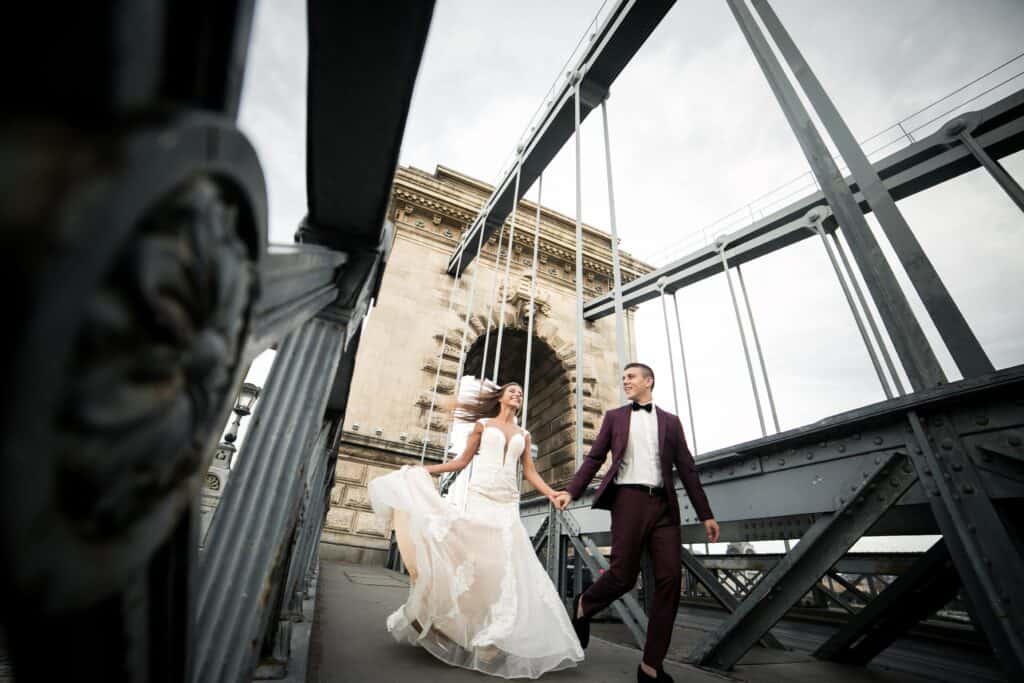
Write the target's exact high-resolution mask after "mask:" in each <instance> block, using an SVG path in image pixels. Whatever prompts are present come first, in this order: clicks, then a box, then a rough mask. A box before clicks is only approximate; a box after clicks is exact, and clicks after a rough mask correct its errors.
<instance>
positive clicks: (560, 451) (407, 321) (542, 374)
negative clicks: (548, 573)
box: [321, 166, 650, 564]
mask: <svg viewBox="0 0 1024 683" xmlns="http://www.w3.org/2000/svg"><path fill="white" fill-rule="evenodd" d="M492 191H493V188H492V187H490V186H489V185H486V184H484V183H481V182H479V181H477V180H474V179H472V178H469V177H467V176H464V175H462V174H460V173H458V172H456V171H453V170H451V169H448V168H444V167H440V166H439V167H438V168H437V170H436V171H435V172H434V173H433V174H430V173H426V172H424V171H421V170H418V169H415V168H400V169H399V171H398V173H397V175H396V178H395V185H394V188H393V191H392V199H391V207H390V210H389V218H390V219H391V220H392V221H393V223H394V225H395V242H394V245H393V248H392V251H391V256H390V259H389V260H388V264H387V268H386V270H385V272H384V279H383V283H382V285H381V289H380V296H379V300H378V301H377V302H376V306H375V307H374V309H373V310H372V312H371V314H370V317H369V318H368V320H367V322H366V326H365V329H364V331H363V338H362V341H361V343H360V348H359V355H358V357H357V359H356V367H355V373H354V375H353V379H352V386H351V394H350V399H349V402H348V413H347V415H346V417H345V425H344V435H343V438H342V445H341V450H340V453H339V461H338V469H337V484H336V485H335V487H334V491H333V494H332V496H333V498H332V501H331V503H332V505H331V510H330V512H329V513H328V518H327V527H326V529H325V531H324V536H323V539H322V541H323V542H322V544H321V550H322V552H323V553H324V556H325V557H334V558H338V559H345V560H350V561H358V562H368V563H375V564H376V563H380V562H382V561H383V559H384V555H385V552H386V548H387V537H388V535H389V533H390V529H386V528H381V527H380V526H379V525H378V524H377V523H376V521H375V519H374V516H373V513H372V511H371V510H370V506H369V501H368V499H367V495H366V485H367V483H369V481H370V480H372V479H373V478H374V477H377V476H380V475H381V474H385V473H387V472H389V471H391V470H392V469H394V468H396V467H399V466H401V465H403V464H414V463H415V464H418V463H419V457H420V451H421V448H422V443H423V439H424V437H425V436H426V439H427V442H428V455H427V457H428V458H434V459H437V458H439V457H440V455H441V448H442V444H443V442H444V439H445V435H446V432H447V428H448V422H449V419H450V407H451V402H452V398H453V393H454V389H455V378H456V373H457V370H458V363H459V350H460V345H461V341H462V330H463V327H464V324H465V320H466V305H467V300H468V292H469V284H470V279H471V277H472V275H473V269H477V268H478V269H480V271H479V274H478V275H477V286H476V295H475V302H474V305H473V311H472V312H471V315H470V320H469V329H468V334H467V338H466V351H467V355H466V365H465V369H464V374H465V375H466V376H470V375H473V376H478V375H479V374H480V369H481V364H482V361H483V347H484V338H485V336H486V330H487V315H488V310H489V309H491V313H490V315H491V325H492V330H491V341H490V347H489V351H488V355H489V356H490V358H489V360H488V363H487V374H488V376H491V375H492V373H493V365H494V347H495V334H496V331H497V324H498V320H499V317H504V320H505V331H504V336H503V340H502V349H501V362H500V367H499V381H500V382H508V381H518V382H520V383H522V382H523V380H524V377H523V373H524V370H525V360H526V330H527V321H528V314H529V310H528V307H529V295H530V284H531V283H530V279H531V273H532V263H531V259H532V256H533V237H534V225H535V222H536V210H537V206H536V204H535V203H533V202H530V201H526V200H523V201H521V202H520V204H519V207H518V214H517V218H516V232H515V243H514V244H513V245H512V265H511V272H510V276H509V287H508V293H507V295H506V296H505V299H504V301H499V299H500V298H501V288H502V281H503V278H504V264H505V258H506V256H507V253H508V252H507V245H508V225H509V223H510V220H511V219H509V220H507V221H506V224H505V226H506V227H505V233H504V234H505V237H504V240H503V244H502V249H501V255H500V266H499V269H498V272H497V277H498V280H497V288H496V290H497V291H495V292H494V295H493V297H492V291H494V290H495V287H494V277H495V257H496V256H497V254H496V251H497V248H498V239H497V237H496V236H495V237H492V238H491V240H490V242H489V243H488V244H485V245H484V248H483V252H482V256H481V258H480V259H479V260H478V261H475V262H474V264H473V265H472V266H471V267H470V269H469V270H468V271H467V273H466V274H465V276H464V277H463V280H462V285H461V289H460V290H459V291H458V292H457V293H456V298H455V307H454V310H452V311H451V312H450V313H449V310H448V302H449V296H450V294H451V287H452V278H451V277H450V276H449V275H448V274H447V273H446V268H447V264H448V260H449V258H450V256H451V254H452V252H453V250H454V248H455V245H456V244H457V243H458V241H459V239H460V237H461V234H462V231H463V230H464V229H467V228H468V227H469V225H470V224H471V223H472V221H473V219H474V218H475V217H476V215H477V212H478V211H479V209H480V207H481V206H483V204H484V203H485V202H486V200H487V198H488V197H489V196H490V195H491V192H492ZM575 230H576V226H575V220H574V219H572V218H570V217H568V216H564V215H562V214H559V213H557V212H555V211H552V210H549V209H547V208H543V207H542V208H541V227H540V248H539V258H538V261H539V267H538V283H537V296H536V312H535V318H534V339H533V345H532V349H533V351H532V355H533V358H532V360H531V373H530V408H529V414H528V424H527V425H526V426H527V428H528V429H529V430H530V432H531V433H532V435H533V439H534V443H535V444H536V445H537V447H538V460H537V468H538V470H539V471H540V473H541V475H542V476H543V477H544V478H545V480H547V481H548V482H551V483H552V484H553V485H556V486H557V485H559V484H563V483H565V482H566V481H567V480H568V479H569V478H570V477H571V475H572V473H573V471H574V454H573V445H574V440H575V391H576V385H575V382H576V381H577V375H576V363H575V335H576V291H575V288H576V283H575V272H576V261H575V259H576V252H575ZM584 244H585V248H584V260H583V265H584V283H583V284H584V296H585V297H586V298H587V299H590V298H592V297H594V296H596V295H598V294H600V293H602V292H607V291H609V289H610V288H611V282H612V265H611V237H610V236H609V235H608V234H607V233H605V232H603V231H601V230H598V229H596V228H593V227H591V226H584ZM620 257H621V259H620V260H621V266H622V280H623V282H624V283H625V282H629V281H630V280H632V279H634V278H636V277H638V276H639V275H641V274H644V273H647V272H649V271H650V267H649V266H647V265H645V264H643V263H641V262H639V261H637V260H636V259H634V258H632V257H631V256H630V255H628V254H624V253H620ZM492 301H493V302H494V303H493V306H492ZM446 332H447V335H446V334H445V333H446ZM626 332H627V356H629V357H632V355H633V349H634V348H635V346H634V337H633V312H632V311H627V312H626ZM445 338H446V340H447V341H446V343H445V350H444V354H443V357H442V359H441V373H440V382H439V384H438V388H437V396H436V397H435V402H436V403H435V409H434V415H433V419H432V420H431V424H430V425H429V429H428V428H427V415H428V412H429V408H430V402H431V398H432V395H433V387H434V377H435V373H436V371H437V361H438V356H439V355H440V353H441V342H442V339H445ZM584 340H585V346H586V350H585V356H584V362H583V378H582V381H583V383H584V385H583V395H584V399H583V400H584V406H583V415H584V442H585V444H589V442H590V441H591V440H592V439H593V437H594V436H595V434H596V429H597V427H598V426H599V424H598V423H599V421H600V417H601V414H602V413H603V412H604V411H605V410H606V409H608V408H610V407H613V406H614V405H615V404H616V402H617V401H618V380H619V377H618V370H617V367H616V357H615V322H614V318H612V317H606V318H603V319H601V320H599V321H597V322H594V323H587V324H586V326H585V330H584ZM525 486H526V489H527V490H526V491H525V493H526V494H527V495H528V494H529V489H531V488H532V487H530V486H529V484H525Z"/></svg>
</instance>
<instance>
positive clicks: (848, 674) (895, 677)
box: [307, 562, 925, 683]
mask: <svg viewBox="0 0 1024 683" xmlns="http://www.w3.org/2000/svg"><path fill="white" fill-rule="evenodd" d="M407 587H408V583H407V581H406V577H404V576H403V575H401V574H397V573H395V572H392V571H388V570H386V569H379V568H373V567H365V566H361V565H352V564H341V563H332V562H324V563H322V564H321V567H320V576H319V580H318V588H317V606H316V618H315V622H314V625H313V636H312V643H311V650H310V662H309V674H308V678H307V680H308V681H311V682H318V683H319V682H323V683H328V682H330V683H335V682H337V683H348V682H353V683H354V682H356V681H380V682H381V683H392V682H394V683H398V682H400V681H416V682H417V683H435V682H437V683H448V682H452V683H457V682H458V681H475V682H476V683H482V682H483V681H487V680H491V679H489V678H487V677H485V676H483V675H481V674H477V673H474V672H470V671H465V670H462V669H454V668H452V667H449V666H447V665H445V664H443V663H441V662H439V661H438V660H436V659H434V658H433V657H432V656H431V655H429V654H428V653H427V652H425V651H423V650H421V649H418V648H414V647H408V646H404V645H399V644H398V643H396V642H395V641H394V640H393V639H392V638H391V636H390V635H388V633H387V631H386V630H385V628H384V622H385V619H386V618H387V616H388V614H390V613H391V612H392V611H394V610H395V609H396V608H397V607H398V606H399V605H400V604H402V601H403V600H404V599H405V595H406V591H407ZM598 630H600V627H599V628H598ZM609 635H610V636H612V634H611V633H609ZM680 636H683V637H689V638H692V637H693V633H692V632H689V633H677V638H678V637H680ZM612 637H614V636H612ZM639 655H640V653H639V651H637V650H636V649H634V648H631V647H627V646H625V645H621V644H617V643H614V642H611V641H609V640H604V639H602V638H599V637H596V638H592V639H591V642H590V647H589V648H587V659H586V661H585V662H584V663H583V664H582V666H580V667H579V668H577V669H575V670H569V671H559V672H556V673H553V674H550V675H548V676H545V677H544V678H543V680H545V681H581V682H582V681H587V682H588V683H589V682H594V683H597V682H599V681H600V682H602V683H603V682H608V683H612V682H613V681H631V680H635V676H636V674H635V671H636V666H637V662H638V661H639ZM666 670H667V671H668V672H669V673H670V674H671V675H672V676H673V677H674V678H675V679H676V680H677V681H687V683H712V682H714V683H720V682H721V681H729V680H731V681H744V682H747V683H806V682H808V681H822V680H828V681H832V682H833V683H919V682H920V681H923V680H925V679H922V678H918V677H916V676H912V675H908V674H902V673H895V672H891V671H874V670H867V669H857V668H852V667H845V666H841V665H834V664H829V663H826V662H820V661H818V660H815V659H813V658H811V657H807V656H805V655H801V654H797V653H778V652H771V653H766V652H765V651H761V650H754V651H752V652H751V653H750V654H748V655H747V657H745V658H744V660H743V661H741V662H740V665H739V666H738V667H737V668H736V670H735V671H733V672H730V673H729V675H728V676H726V675H723V674H718V673H714V672H709V671H704V670H701V669H697V668H694V667H692V666H689V665H687V664H682V663H677V662H666ZM494 680H498V679H494Z"/></svg>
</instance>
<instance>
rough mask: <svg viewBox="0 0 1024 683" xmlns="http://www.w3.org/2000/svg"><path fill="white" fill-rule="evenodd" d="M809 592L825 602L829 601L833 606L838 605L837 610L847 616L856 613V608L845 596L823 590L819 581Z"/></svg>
mask: <svg viewBox="0 0 1024 683" xmlns="http://www.w3.org/2000/svg"><path fill="white" fill-rule="evenodd" d="M811 590H813V591H814V592H815V593H817V594H818V595H820V596H822V597H823V598H825V600H831V601H832V602H834V603H835V604H837V605H839V608H840V609H842V610H843V611H844V612H846V613H847V614H856V613H857V608H856V607H854V606H853V603H852V602H850V599H849V598H847V597H846V596H845V595H841V594H839V593H836V592H834V591H831V590H829V589H828V588H825V587H824V586H822V585H821V582H820V581H819V582H818V583H815V584H814V586H812V587H811Z"/></svg>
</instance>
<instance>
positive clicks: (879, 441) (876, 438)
mask: <svg viewBox="0 0 1024 683" xmlns="http://www.w3.org/2000/svg"><path fill="white" fill-rule="evenodd" d="M881 443H882V437H880V436H876V437H875V445H881Z"/></svg>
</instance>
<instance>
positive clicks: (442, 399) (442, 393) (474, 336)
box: [418, 277, 602, 491]
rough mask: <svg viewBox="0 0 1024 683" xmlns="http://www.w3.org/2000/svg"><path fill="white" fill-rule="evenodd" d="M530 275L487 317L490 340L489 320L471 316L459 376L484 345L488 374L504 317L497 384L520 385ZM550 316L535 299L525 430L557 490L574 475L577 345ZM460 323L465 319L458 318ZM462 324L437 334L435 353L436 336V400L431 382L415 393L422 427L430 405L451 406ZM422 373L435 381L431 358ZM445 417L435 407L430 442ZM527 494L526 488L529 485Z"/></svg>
mask: <svg viewBox="0 0 1024 683" xmlns="http://www.w3.org/2000/svg"><path fill="white" fill-rule="evenodd" d="M528 307H529V277H524V278H522V279H521V280H520V282H519V286H518V287H516V289H514V290H512V291H510V292H509V296H508V299H507V301H506V303H505V305H504V306H502V307H500V308H501V309H502V310H501V311H500V312H499V311H498V310H497V309H496V310H495V311H494V312H493V314H492V319H491V322H490V338H489V341H485V340H486V339H487V337H488V332H487V330H488V322H487V317H486V315H485V314H476V315H472V316H471V317H470V320H469V325H468V327H466V346H465V348H466V360H465V364H464V367H463V374H464V375H465V376H474V377H475V376H479V374H480V370H481V366H482V361H483V348H484V345H485V343H486V345H487V347H488V355H489V358H488V361H487V375H488V377H492V376H493V367H494V351H495V345H496V343H497V332H498V323H499V318H498V316H499V315H504V318H505V327H504V332H503V336H502V347H501V363H500V366H499V377H498V379H499V382H500V383H504V382H509V381H516V382H519V383H520V384H523V382H524V377H523V373H524V371H525V368H526V339H527V332H526V328H527V325H528V312H529V308H528ZM548 311H549V308H548V305H547V302H546V300H545V299H544V298H543V297H537V299H536V319H535V321H534V334H533V344H532V360H531V362H530V408H529V413H528V416H527V417H528V424H527V428H528V429H529V430H530V433H531V434H532V435H533V440H534V443H535V444H536V445H537V447H538V458H537V470H538V471H539V472H540V473H541V475H542V476H543V477H544V479H545V481H547V482H549V483H550V484H551V485H553V486H556V487H558V486H562V485H564V484H566V483H567V482H568V481H569V479H571V478H572V475H573V473H574V472H575V469H576V465H575V452H574V451H575V438H576V432H575V430H576V415H575V406H576V396H575V392H576V385H575V382H576V361H575V347H574V345H573V344H572V343H571V342H569V341H566V340H565V339H564V338H563V337H562V336H561V335H559V333H558V329H557V327H556V326H555V324H554V322H553V321H552V320H550V319H549V318H548V316H547V313H548ZM459 317H460V318H462V319H463V320H465V317H464V314H462V315H460V316H459ZM462 334H463V328H462V326H460V327H458V328H449V329H448V331H447V332H444V331H443V330H439V331H438V332H437V333H436V334H435V337H436V338H437V342H438V345H439V346H438V350H439V351H440V343H441V339H442V338H444V339H445V340H446V341H445V350H444V354H443V359H442V362H441V371H440V374H439V381H438V387H437V395H436V396H434V395H433V391H432V385H431V386H429V387H428V388H427V390H426V391H424V392H423V393H421V395H420V398H419V400H418V405H419V408H420V414H421V427H426V417H427V414H429V404H430V402H431V399H432V398H433V400H434V403H435V406H438V407H440V406H446V407H447V408H449V409H450V408H451V407H452V394H453V393H454V389H455V378H456V375H457V373H458V364H459V352H460V350H461V348H462V344H461V342H462ZM423 369H424V371H426V372H429V373H430V380H431V382H432V381H433V378H434V373H435V371H436V370H437V357H436V356H434V357H433V358H428V359H426V360H425V362H424V364H423ZM595 390H596V381H595V379H594V378H593V377H592V376H591V375H590V374H589V373H587V374H586V375H585V376H584V379H583V396H584V410H583V428H584V431H583V441H584V448H586V447H587V445H589V444H590V443H591V442H592V441H593V438H594V436H595V435H596V426H597V423H598V421H599V420H600V416H601V410H602V408H601V404H600V402H599V401H598V400H597V398H596V396H595V395H594V393H595ZM449 419H450V414H449V413H448V412H447V411H446V410H444V409H443V408H440V409H438V408H436V409H435V412H434V414H433V418H432V419H431V425H430V428H429V430H428V431H429V432H430V433H431V434H434V435H436V436H434V437H433V438H432V441H433V439H438V441H441V440H443V434H444V433H445V432H446V430H447V423H448V420H449ZM524 486H526V491H529V490H531V489H532V487H530V486H529V485H527V484H524Z"/></svg>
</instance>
